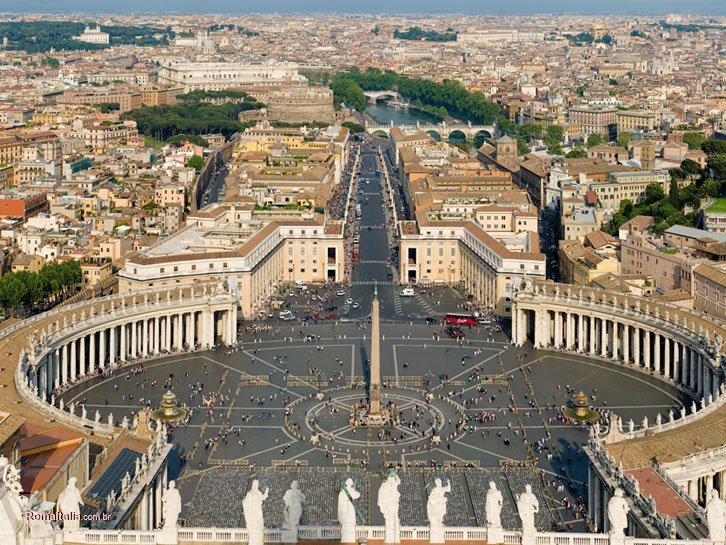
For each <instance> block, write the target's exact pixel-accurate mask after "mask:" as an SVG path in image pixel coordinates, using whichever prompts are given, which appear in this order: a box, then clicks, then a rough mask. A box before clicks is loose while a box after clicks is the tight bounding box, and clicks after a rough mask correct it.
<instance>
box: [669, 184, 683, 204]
mask: <svg viewBox="0 0 726 545" xmlns="http://www.w3.org/2000/svg"><path fill="white" fill-rule="evenodd" d="M679 195H680V188H679V187H678V180H676V179H675V178H671V186H670V189H669V191H668V200H669V201H670V203H671V204H672V205H673V208H678V209H680V208H681V199H680V197H679Z"/></svg>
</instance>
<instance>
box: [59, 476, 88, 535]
mask: <svg viewBox="0 0 726 545" xmlns="http://www.w3.org/2000/svg"><path fill="white" fill-rule="evenodd" d="M77 483H78V479H76V478H75V477H71V478H70V479H68V485H67V486H66V487H65V489H64V490H63V492H61V493H60V495H59V496H58V508H59V509H60V510H61V513H62V514H63V529H64V530H78V528H79V527H80V526H81V506H82V505H83V499H82V498H81V493H80V492H79V491H78V486H77Z"/></svg>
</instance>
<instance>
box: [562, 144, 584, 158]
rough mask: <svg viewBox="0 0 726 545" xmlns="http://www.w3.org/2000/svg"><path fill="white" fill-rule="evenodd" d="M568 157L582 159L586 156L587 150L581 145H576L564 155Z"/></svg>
mask: <svg viewBox="0 0 726 545" xmlns="http://www.w3.org/2000/svg"><path fill="white" fill-rule="evenodd" d="M565 157H567V158H568V159H582V158H584V157H587V152H586V151H585V148H583V147H582V146H578V147H576V148H575V149H573V150H571V151H568V152H567V155H565Z"/></svg>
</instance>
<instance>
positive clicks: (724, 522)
mask: <svg viewBox="0 0 726 545" xmlns="http://www.w3.org/2000/svg"><path fill="white" fill-rule="evenodd" d="M706 521H707V523H708V534H709V537H710V538H711V541H716V542H722V543H723V542H724V541H726V504H724V501H723V500H722V499H721V498H719V497H718V490H711V499H709V500H708V503H707V504H706Z"/></svg>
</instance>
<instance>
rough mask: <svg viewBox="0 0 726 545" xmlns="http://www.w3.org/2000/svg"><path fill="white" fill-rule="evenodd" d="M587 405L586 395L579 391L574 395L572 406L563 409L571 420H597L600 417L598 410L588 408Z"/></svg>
mask: <svg viewBox="0 0 726 545" xmlns="http://www.w3.org/2000/svg"><path fill="white" fill-rule="evenodd" d="M587 405H588V404H587V396H586V395H585V394H584V393H582V392H580V393H579V394H577V395H576V396H575V403H574V406H573V407H569V408H567V409H565V411H564V413H565V416H566V417H567V418H571V419H572V420H579V421H580V422H587V421H589V420H597V419H598V418H600V415H599V414H598V412H597V411H594V410H592V409H590V408H589V407H588V406H587Z"/></svg>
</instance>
